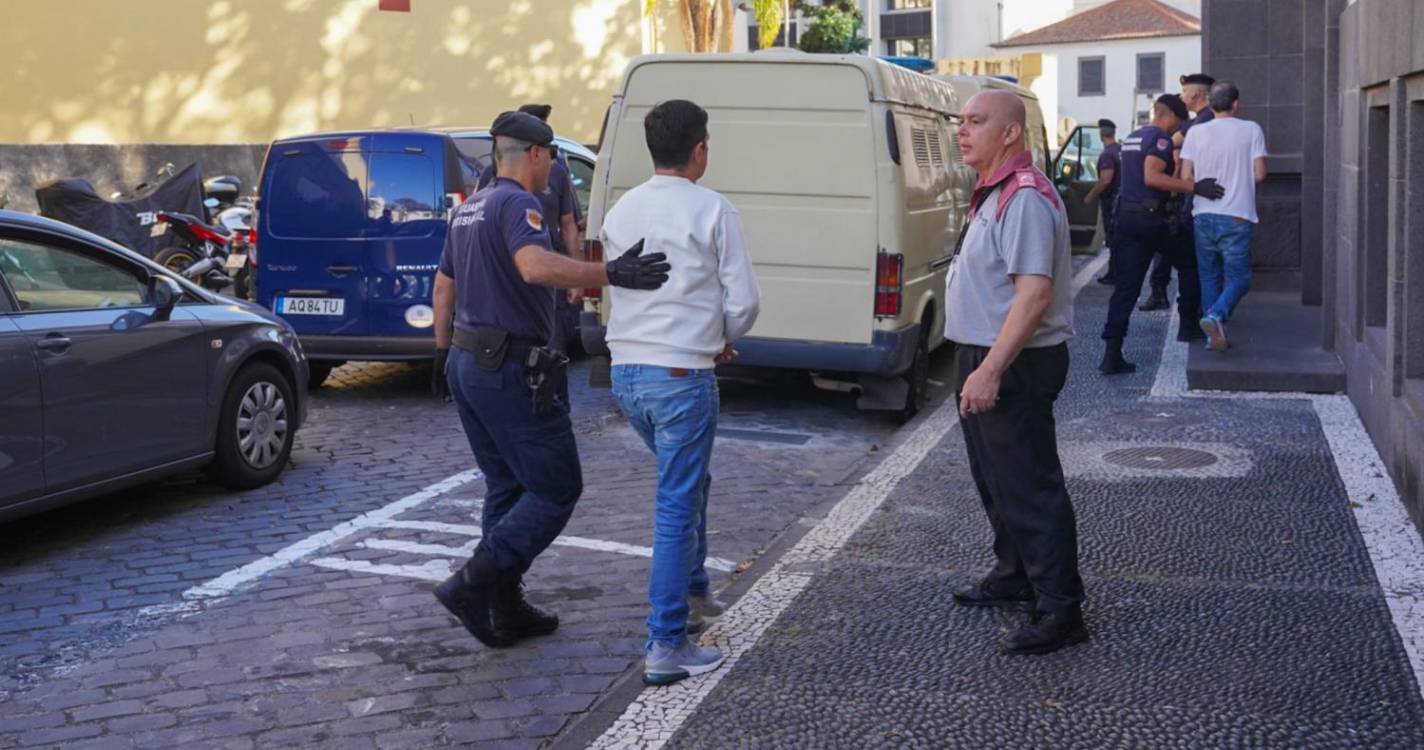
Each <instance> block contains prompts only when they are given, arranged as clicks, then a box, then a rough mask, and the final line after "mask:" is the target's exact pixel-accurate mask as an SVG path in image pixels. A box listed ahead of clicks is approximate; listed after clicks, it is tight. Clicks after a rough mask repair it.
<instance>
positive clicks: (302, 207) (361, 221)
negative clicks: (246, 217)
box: [262, 149, 366, 239]
mask: <svg viewBox="0 0 1424 750" xmlns="http://www.w3.org/2000/svg"><path fill="white" fill-rule="evenodd" d="M262 209H263V216H262V221H263V222H264V223H266V225H267V227H268V231H270V232H271V233H272V235H273V236H275V237H292V238H304V239H337V238H350V237H360V236H361V235H362V230H363V229H364V227H365V221H366V158H365V156H364V155H363V154H361V152H359V151H338V152H333V153H326V152H322V151H318V150H315V149H312V150H310V151H307V150H305V149H304V153H299V154H290V155H284V156H281V157H280V158H278V159H277V164H276V166H274V167H273V168H272V177H271V180H270V181H269V183H268V186H267V191H266V195H264V196H263V197H262Z"/></svg>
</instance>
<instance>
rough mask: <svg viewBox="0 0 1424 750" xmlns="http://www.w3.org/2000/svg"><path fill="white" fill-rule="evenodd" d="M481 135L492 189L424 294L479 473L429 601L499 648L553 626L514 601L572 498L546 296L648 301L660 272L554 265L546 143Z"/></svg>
mask: <svg viewBox="0 0 1424 750" xmlns="http://www.w3.org/2000/svg"><path fill="white" fill-rule="evenodd" d="M490 132H491V134H493V136H494V139H495V154H496V160H497V162H496V163H497V165H498V176H497V178H496V179H495V180H494V182H493V183H492V184H491V185H490V186H489V187H488V188H485V189H484V190H480V191H478V192H476V193H475V194H474V195H472V196H470V198H469V199H467V200H466V201H465V202H464V203H463V204H461V205H460V206H459V207H457V208H456V209H455V210H454V212H453V213H452V214H451V217H450V231H449V233H448V235H447V236H446V240H445V251H444V253H442V255H441V257H440V270H439V272H438V273H437V274H436V276H435V294H434V306H435V346H436V374H435V377H436V383H435V386H436V388H437V391H439V390H440V389H441V388H442V387H445V386H446V384H447V382H448V388H449V391H450V393H451V395H452V396H453V397H454V401H455V404H456V406H457V407H458V408H459V413H460V421H461V423H462V424H463V426H464V428H465V435H466V437H467V438H468V439H469V441H470V448H471V449H472V450H473V451H474V454H475V458H476V460H477V461H478V462H479V466H480V469H481V471H483V472H484V477H485V488H486V494H485V501H484V514H483V518H482V523H481V528H482V538H481V540H480V543H479V546H478V547H476V548H475V553H474V555H473V556H472V557H471V558H470V561H469V562H468V563H466V564H465V566H464V567H462V568H461V569H460V570H459V571H457V572H456V573H455V574H454V575H452V576H451V577H450V578H449V579H447V580H446V581H444V582H443V583H441V584H440V585H439V586H437V587H436V588H435V592H434V593H435V598H436V599H438V600H439V601H440V603H441V604H443V605H444V606H445V608H446V609H448V610H450V612H451V613H452V614H454V615H455V616H456V617H457V618H459V620H460V622H461V624H463V625H464V626H465V628H466V629H467V630H469V631H470V633H471V634H472V635H474V636H475V637H476V638H478V639H479V640H480V641H481V642H482V643H484V644H486V645H488V646H491V647H503V646H508V645H511V644H513V643H514V642H515V641H516V640H518V639H519V638H522V637H527V636H534V635H545V634H548V633H551V632H553V631H554V629H555V628H557V627H558V624H559V620H558V617H557V616H555V615H553V614H550V613H547V612H543V611H541V610H539V609H537V608H535V607H533V606H532V605H530V604H529V603H527V602H526V601H525V600H524V596H523V593H522V583H521V577H522V575H523V574H524V572H525V571H527V570H528V569H529V566H530V564H531V563H533V562H534V558H535V557H536V556H538V555H539V553H540V552H542V551H544V549H545V548H546V547H548V546H549V544H550V543H551V542H553V541H554V539H555V538H556V537H557V536H558V535H559V533H560V532H561V531H563V529H564V525H565V524H566V523H567V522H568V520H569V516H570V515H572V513H573V509H574V503H575V502H577V501H578V498H579V495H580V493H582V491H583V474H582V468H581V467H580V465H579V456H578V448H577V446H576V444H575V443H574V433H573V425H572V424H571V423H570V421H569V408H568V403H567V399H566V398H561V397H560V394H561V392H562V391H563V378H564V372H563V368H564V366H565V365H566V364H567V362H568V360H567V358H564V357H563V356H562V355H560V354H558V353H557V352H556V351H552V350H550V349H549V348H548V347H547V344H548V342H549V337H550V335H551V333H552V332H553V320H554V297H555V289H572V288H583V287H597V286H604V285H606V284H611V285H614V286H620V287H627V288H632V289H656V288H658V287H660V286H662V284H663V283H664V282H666V281H667V272H668V270H669V266H668V264H667V263H666V262H665V260H666V258H665V256H663V255H662V254H661V253H655V254H652V255H648V256H641V255H640V253H641V251H642V246H641V243H639V244H638V245H637V246H635V247H634V248H633V249H632V250H629V251H628V252H627V253H624V254H623V255H622V256H621V257H619V258H617V259H615V260H613V261H611V262H609V263H608V264H607V265H606V266H605V265H604V264H602V263H584V262H581V261H578V260H574V259H572V258H569V257H567V256H565V255H562V254H559V253H555V252H551V251H550V248H551V243H550V239H549V230H548V228H547V226H546V223H545V221H544V214H543V208H542V207H541V205H540V203H539V201H538V199H536V198H535V195H537V194H538V193H539V191H541V190H542V189H543V188H544V187H545V186H546V184H547V183H548V179H549V173H550V169H551V167H552V166H553V163H554V158H555V157H554V147H553V145H552V144H553V141H554V132H553V131H552V130H551V129H550V128H549V126H548V125H547V124H545V123H544V122H543V121H541V120H540V119H539V118H537V117H534V116H533V115H529V114H526V113H523V112H506V113H504V114H501V115H500V116H499V117H498V118H496V119H495V121H494V125H493V126H492V127H491V128H490ZM452 324H453V325H452ZM452 343H453V345H454V348H453V349H452V348H451V344H452Z"/></svg>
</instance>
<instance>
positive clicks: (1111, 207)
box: [1083, 118, 1122, 286]
mask: <svg viewBox="0 0 1424 750" xmlns="http://www.w3.org/2000/svg"><path fill="white" fill-rule="evenodd" d="M1098 137H1100V138H1102V139H1103V152H1102V153H1101V154H1099V155H1098V183H1097V184H1096V185H1094V186H1093V189H1092V190H1089V191H1088V194H1087V195H1086V196H1084V197H1083V203H1085V204H1087V205H1089V206H1091V205H1093V201H1101V202H1100V203H1099V204H1098V206H1099V208H1100V209H1101V211H1102V214H1103V247H1105V248H1107V249H1108V270H1107V273H1105V274H1103V275H1102V276H1100V277H1098V283H1099V284H1107V285H1108V286H1112V285H1113V284H1114V283H1115V282H1114V281H1113V271H1114V269H1115V264H1114V263H1113V255H1112V247H1113V241H1112V240H1113V231H1114V230H1115V229H1116V228H1117V191H1118V187H1119V186H1121V185H1122V144H1121V143H1118V142H1117V124H1116V123H1114V122H1113V121H1112V120H1109V119H1107V118H1103V119H1101V120H1098Z"/></svg>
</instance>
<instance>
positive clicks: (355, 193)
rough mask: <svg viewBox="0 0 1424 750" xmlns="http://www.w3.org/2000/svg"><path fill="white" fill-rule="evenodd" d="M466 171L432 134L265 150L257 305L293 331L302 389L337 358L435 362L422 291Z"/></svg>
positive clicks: (400, 133)
mask: <svg viewBox="0 0 1424 750" xmlns="http://www.w3.org/2000/svg"><path fill="white" fill-rule="evenodd" d="M472 172H473V169H472V167H471V165H469V164H465V163H464V162H463V160H462V159H461V158H460V155H459V153H458V151H457V149H456V148H455V142H454V141H453V140H452V139H451V137H450V136H449V135H448V134H445V133H437V132H433V131H424V130H375V131H352V132H344V133H323V134H319V135H307V136H300V137H296V138H285V139H282V140H279V141H276V142H274V143H273V144H272V145H271V146H270V147H269V148H268V150H267V157H266V160H265V161H264V163H263V166H262V176H261V179H260V180H259V181H258V191H259V198H258V204H257V261H258V274H257V301H258V302H259V303H260V304H262V305H263V306H265V307H268V308H270V309H271V310H272V311H274V312H276V313H277V314H278V315H280V316H282V317H283V318H284V319H286V320H287V321H288V322H289V323H291V325H292V327H293V328H294V329H296V331H297V335H298V337H299V338H300V339H301V342H302V347H303V348H304V349H305V350H306V352H307V356H308V358H309V359H310V365H311V384H312V386H313V387H315V386H318V385H320V384H321V383H322V381H324V380H325V379H326V376H327V375H328V374H329V373H330V372H331V369H332V368H333V367H336V366H338V365H340V364H341V363H343V362H346V361H348V360H356V361H368V360H418V359H429V358H431V357H432V356H433V355H434V351H435V338H434V334H433V333H432V331H431V326H432V325H433V323H434V312H433V311H432V310H431V307H430V297H431V291H432V290H433V288H434V283H435V272H436V270H437V266H438V264H439V262H440V252H441V249H442V248H443V246H444V243H445V231H446V221H447V217H448V213H449V211H450V209H452V208H454V207H455V206H457V205H459V204H460V203H461V202H463V201H464V199H465V195H466V194H467V190H468V188H467V186H466V182H467V180H468V181H469V182H473V177H472V176H470V175H471V174H472Z"/></svg>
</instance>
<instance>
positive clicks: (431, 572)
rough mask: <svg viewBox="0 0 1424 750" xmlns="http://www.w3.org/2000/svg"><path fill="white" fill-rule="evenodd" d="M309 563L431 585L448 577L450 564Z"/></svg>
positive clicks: (328, 560) (336, 559) (338, 559)
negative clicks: (407, 579)
mask: <svg viewBox="0 0 1424 750" xmlns="http://www.w3.org/2000/svg"><path fill="white" fill-rule="evenodd" d="M310 563H311V564H312V565H315V566H317V567H318V568H327V569H328V570H345V571H348V572H351V573H371V574H373V575H381V576H395V577H397V578H414V579H416V580H419V581H430V582H432V583H439V582H441V581H443V580H445V579H446V578H449V577H450V563H449V562H447V561H445V560H430V561H429V562H425V563H421V564H420V565H385V564H382V563H373V562H371V561H369V560H347V559H346V558H344V557H318V558H316V559H314V560H311V561H310Z"/></svg>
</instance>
